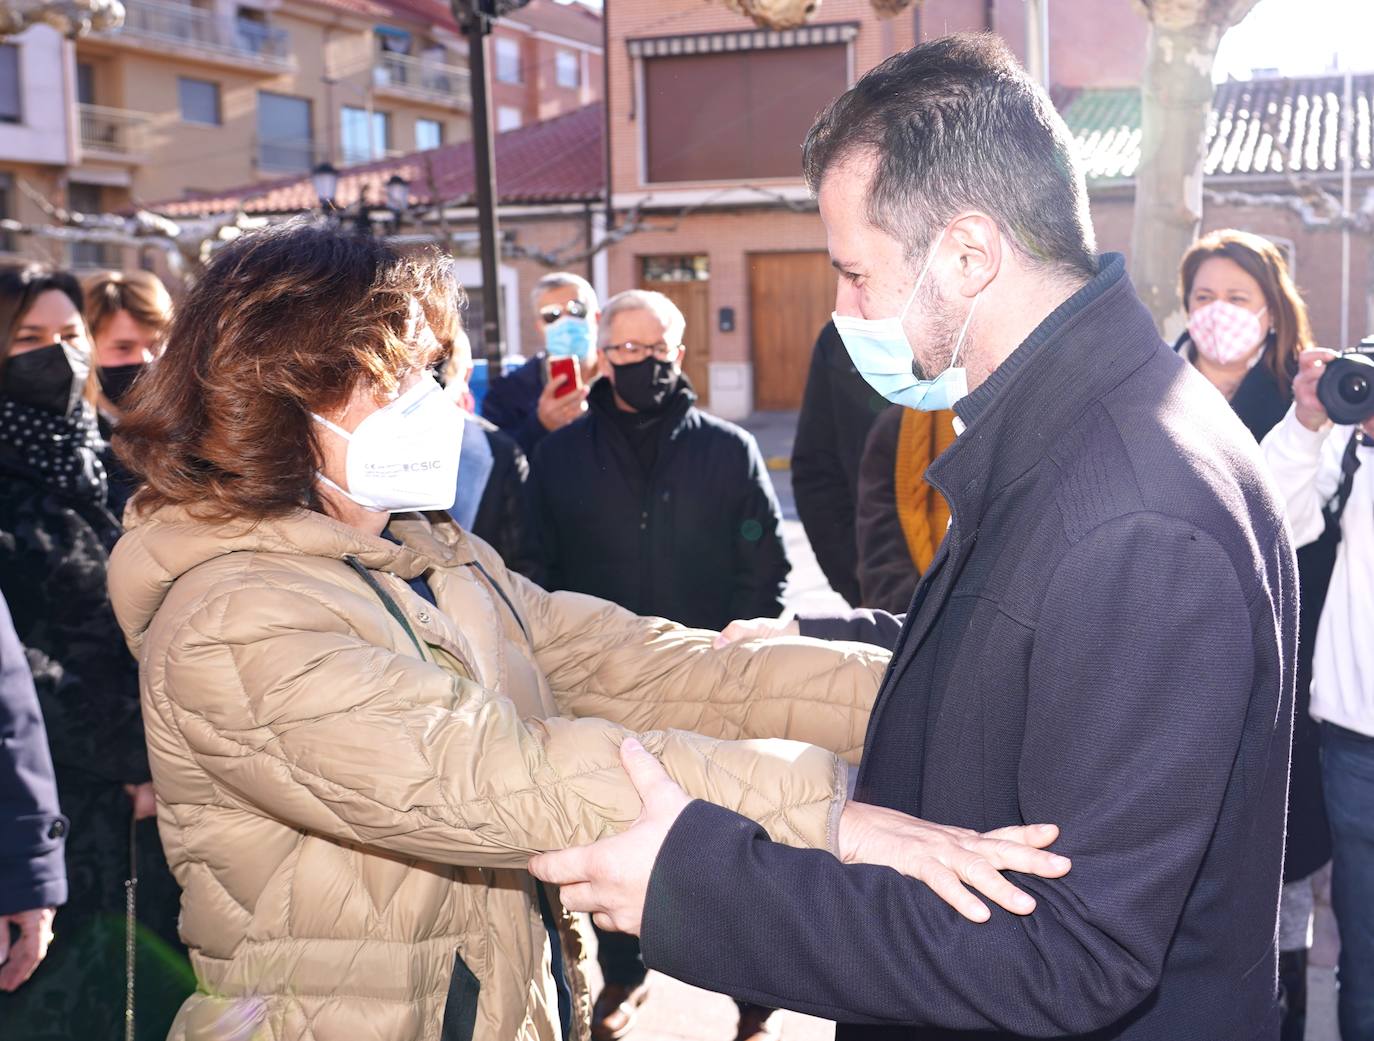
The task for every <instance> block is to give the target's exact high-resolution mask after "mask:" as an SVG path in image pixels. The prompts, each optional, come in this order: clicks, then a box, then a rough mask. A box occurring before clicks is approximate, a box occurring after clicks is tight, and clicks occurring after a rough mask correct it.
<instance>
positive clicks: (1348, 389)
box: [1317, 337, 1374, 426]
mask: <svg viewBox="0 0 1374 1041" xmlns="http://www.w3.org/2000/svg"><path fill="white" fill-rule="evenodd" d="M1317 398H1318V399H1319V400H1320V401H1321V403H1322V408H1324V409H1326V414H1327V415H1328V416H1330V417H1331V421H1332V422H1333V423H1337V424H1339V425H1341V426H1353V425H1355V424H1356V423H1363V422H1364V421H1365V420H1366V419H1369V418H1370V417H1371V416H1374V337H1369V338H1367V339H1365V340H1362V341H1361V342H1360V345H1359V346H1358V347H1356V348H1354V349H1353V350H1349V351H1342V352H1341V356H1340V357H1339V358H1337V359H1336V360H1335V361H1333V362H1330V363H1329V364H1328V365H1327V366H1326V371H1325V372H1323V373H1322V378H1321V379H1320V380H1319V381H1318V382H1317Z"/></svg>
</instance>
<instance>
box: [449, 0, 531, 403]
mask: <svg viewBox="0 0 1374 1041" xmlns="http://www.w3.org/2000/svg"><path fill="white" fill-rule="evenodd" d="M450 2H451V4H452V5H453V16H454V18H456V19H457V20H458V24H459V26H461V27H462V30H463V35H465V36H466V37H467V38H468V78H469V81H470V82H471V84H472V153H473V173H474V175H475V180H476V185H475V187H476V192H475V194H476V196H477V200H476V201H477V234H478V237H479V243H480V246H481V255H482V343H483V345H484V347H485V352H486V356H487V373H488V376H487V378H488V379H490V380H494V379H496V378H497V377H498V376H500V375H501V360H502V357H503V355H504V354H505V345H504V344H503V342H502V339H501V285H500V277H501V276H500V271H499V268H498V258H499V254H498V252H497V251H498V250H499V249H500V248H501V239H500V235H499V234H498V230H497V225H496V171H495V170H494V168H493V163H492V146H491V81H490V74H489V73H488V71H487V57H486V36H487V34H488V33H490V32H491V27H492V23H493V22H495V21H496V19H497V18H499V17H500V16H501V15H503V14H506V13H507V12H509V11H513V10H515V9H516V8H518V7H523V6H524V5H525V4H526V3H528V2H529V0H450Z"/></svg>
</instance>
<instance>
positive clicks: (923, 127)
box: [802, 33, 1097, 278]
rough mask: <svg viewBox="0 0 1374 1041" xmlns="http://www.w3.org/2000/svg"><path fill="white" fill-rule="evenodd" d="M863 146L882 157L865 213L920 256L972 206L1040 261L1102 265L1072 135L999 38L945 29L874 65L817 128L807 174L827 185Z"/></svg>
mask: <svg viewBox="0 0 1374 1041" xmlns="http://www.w3.org/2000/svg"><path fill="white" fill-rule="evenodd" d="M864 153H871V154H873V155H874V156H875V157H876V159H877V166H876V169H875V171H874V173H873V177H872V181H871V183H870V184H869V185H868V201H867V207H866V210H867V212H866V214H865V216H866V218H867V220H868V222H869V224H871V225H872V226H874V227H876V228H879V229H881V230H882V231H884V232H886V233H887V234H889V235H891V236H892V237H893V238H895V239H897V240H898V241H899V242H901V243H902V244H903V245H904V246H906V248H907V249H908V251H910V253H911V254H912V255H913V256H915V255H917V254H920V253H921V252H923V251H924V250H926V249H927V248H929V246H930V243H931V240H932V239H933V238H934V236H935V234H936V233H937V232H938V231H939V230H940V228H941V227H942V226H943V225H945V224H947V223H948V222H949V221H950V220H952V219H953V218H954V217H956V216H958V214H959V212H960V211H961V210H964V209H970V208H971V209H976V210H981V211H982V212H984V213H986V214H988V215H989V216H990V217H992V218H993V219H994V220H995V221H996V222H997V224H998V226H999V227H1001V229H1002V231H1003V233H1005V234H1006V236H1007V239H1008V241H1009V242H1010V243H1011V244H1012V247H1013V248H1014V249H1015V250H1016V251H1017V252H1018V253H1020V254H1021V255H1022V256H1023V257H1024V258H1026V259H1027V260H1028V261H1030V262H1031V263H1033V264H1035V265H1036V266H1038V267H1041V268H1047V269H1050V270H1052V271H1055V272H1057V273H1062V274H1067V275H1071V276H1073V277H1074V278H1082V277H1083V276H1088V275H1093V274H1095V273H1096V271H1097V247H1096V244H1095V240H1094V237H1093V227H1092V221H1091V220H1090V219H1089V216H1088V191H1087V187H1086V184H1085V182H1084V179H1083V171H1082V168H1081V167H1080V165H1079V163H1078V160H1077V159H1076V158H1075V153H1074V144H1073V137H1072V135H1071V134H1070V133H1069V130H1068V127H1067V126H1065V124H1064V120H1063V119H1062V118H1060V116H1059V114H1058V113H1057V112H1056V111H1055V109H1054V105H1053V104H1052V103H1051V102H1050V99H1049V95H1047V94H1046V93H1045V92H1044V91H1043V90H1041V89H1040V88H1039V87H1038V86H1037V85H1036V84H1035V83H1034V81H1032V80H1031V78H1030V77H1029V76H1028V75H1027V74H1026V71H1025V70H1024V69H1023V68H1022V67H1021V65H1020V63H1019V62H1018V61H1017V60H1016V57H1015V55H1013V54H1012V53H1011V51H1010V50H1008V49H1007V46H1006V44H1005V43H1004V42H1002V40H1001V39H1000V38H999V37H996V36H993V35H992V34H990V33H956V34H953V35H951V36H943V37H940V38H939V39H937V40H931V41H930V42H928V43H923V44H921V45H920V46H918V47H913V48H911V50H909V51H905V52H903V53H901V54H896V55H893V56H892V57H891V58H888V59H887V60H886V61H885V62H883V63H882V64H881V65H879V66H877V67H876V68H874V69H871V70H870V71H868V72H866V73H865V74H864V75H863V77H862V78H860V80H859V82H857V83H856V84H854V86H852V87H850V88H849V89H848V90H847V91H845V92H844V93H843V94H841V95H840V96H839V97H838V98H836V99H835V100H834V101H832V102H831V103H830V106H829V107H828V108H827V109H826V110H825V111H824V112H822V113H821V115H820V116H819V117H817V119H816V122H815V123H814V124H813V125H812V127H811V129H810V131H809V132H808V133H807V135H806V142H805V144H804V145H803V146H802V166H803V170H804V172H805V175H806V182H807V184H808V185H809V186H810V188H811V190H812V191H813V192H818V191H819V190H820V186H821V182H822V181H823V180H824V179H825V175H826V173H827V172H828V171H830V170H831V169H832V168H834V167H835V166H837V165H839V164H841V163H843V162H846V161H848V160H849V159H851V158H853V157H854V156H857V155H861V154H864Z"/></svg>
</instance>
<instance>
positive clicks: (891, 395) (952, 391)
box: [830, 234, 983, 412]
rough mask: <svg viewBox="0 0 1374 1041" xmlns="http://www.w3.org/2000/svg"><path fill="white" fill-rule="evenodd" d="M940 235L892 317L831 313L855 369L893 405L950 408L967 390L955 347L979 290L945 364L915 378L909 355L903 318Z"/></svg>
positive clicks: (965, 374)
mask: <svg viewBox="0 0 1374 1041" xmlns="http://www.w3.org/2000/svg"><path fill="white" fill-rule="evenodd" d="M943 237H944V236H943V234H942V235H940V236H938V237H937V238H936V239H935V244H934V245H933V246H931V248H930V255H929V256H927V257H926V262H925V266H924V267H922V268H921V273H920V275H919V276H917V278H916V285H915V286H913V287H912V290H911V295H910V296H908V297H907V298H906V304H905V305H903V307H902V311H901V314H899V315H897V317H895V318H851V317H850V316H848V315H842V314H831V316H830V318H831V320H832V321H833V322H834V323H835V330H836V332H838V333H839V334H840V339H841V340H842V341H843V342H844V348H845V350H846V351H848V352H849V357H850V359H851V360H852V361H853V362H854V367H855V368H856V369H858V370H859V375H861V376H863V378H864V379H865V380H867V381H868V384H869V386H871V387H872V388H873V389H874V390H876V391H877V392H878V393H879V394H881V395H882V396H883V397H885V398H887V400H888V401H890V402H892V403H893V404H894V405H901V406H903V407H905V408H913V409H920V410H921V411H922V412H938V411H939V410H940V409H947V408H953V407H954V403H955V402H956V401H958V400H959V399H960V398H963V397H967V396H968V370H967V369H964V368H960V367H957V366H956V365H955V362H957V361H958V360H959V349H960V348H961V347H962V346H963V344H964V336H965V335H966V334H967V333H968V327H969V322H971V321H972V320H973V309H974V308H975V307H977V306H978V296H982V295H983V294H982V290H979V293H978V296H975V297H974V298H973V303H972V304H971V305H970V306H969V309H968V317H967V318H965V319H964V325H963V328H961V329H960V330H959V339H958V340H957V341H955V344H954V353H953V354H952V355H951V356H950V359H949V368H947V369H945V371H944V372H942V373H940V374H939V375H938V376H936V377H935V378H934V379H928V380H922V379H917V378H916V371H915V364H914V355H913V354H912V352H911V344H910V342H908V340H907V338H906V329H905V328H904V327H903V325H902V321H903V319H905V318H906V313H907V311H908V310H910V308H911V301H913V300H915V299H916V294H917V293H918V292H919V291H920V289H921V284H922V283H923V282H925V279H926V275H927V274H929V272H930V266H931V264H932V263H934V261H935V251H936V249H937V248H938V247H939V245H940V240H941V239H942V238H943Z"/></svg>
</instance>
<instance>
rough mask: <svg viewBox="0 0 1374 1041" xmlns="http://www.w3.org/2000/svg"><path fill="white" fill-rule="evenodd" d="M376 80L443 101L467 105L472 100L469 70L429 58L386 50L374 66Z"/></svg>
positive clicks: (376, 81) (373, 81)
mask: <svg viewBox="0 0 1374 1041" xmlns="http://www.w3.org/2000/svg"><path fill="white" fill-rule="evenodd" d="M372 83H373V85H374V86H376V87H382V88H387V87H390V88H394V89H396V90H400V91H406V92H407V93H412V94H422V95H425V96H427V97H431V98H434V99H435V100H439V101H459V102H462V103H463V105H464V106H466V105H468V104H470V103H471V102H470V100H469V99H470V97H471V94H470V92H469V88H468V70H467V69H465V68H463V67H462V66H461V65H445V64H443V63H442V62H439V61H434V60H431V59H429V58H416V57H413V56H412V55H409V54H391V53H388V52H386V51H382V52H381V53H379V54H378V55H377V60H376V61H375V62H374V63H373V66H372Z"/></svg>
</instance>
